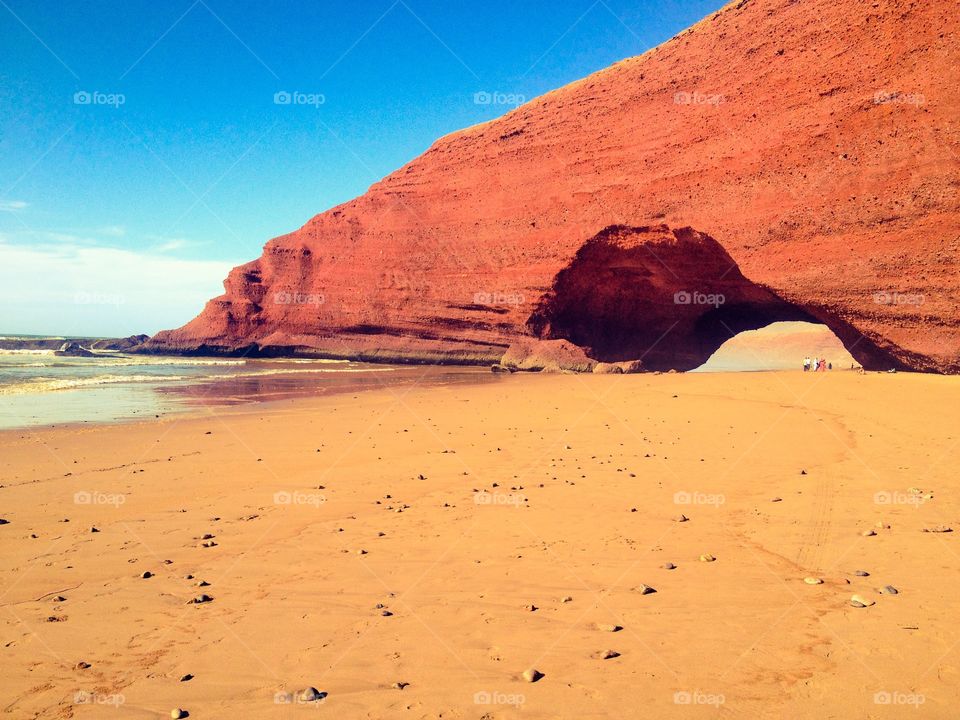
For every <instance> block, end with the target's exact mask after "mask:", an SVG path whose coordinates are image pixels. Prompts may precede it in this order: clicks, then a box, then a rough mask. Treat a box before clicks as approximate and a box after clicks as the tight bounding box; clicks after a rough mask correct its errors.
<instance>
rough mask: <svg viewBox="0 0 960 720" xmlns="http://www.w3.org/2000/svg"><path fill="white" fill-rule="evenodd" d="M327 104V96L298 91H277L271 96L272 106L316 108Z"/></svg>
mask: <svg viewBox="0 0 960 720" xmlns="http://www.w3.org/2000/svg"><path fill="white" fill-rule="evenodd" d="M326 102H327V96H326V95H324V94H323V93H305V92H300V91H299V90H294V91H293V92H288V91H287V90H279V91H278V92H275V93H274V94H273V104H274V105H306V106H309V107H315V108H318V107H320V106H321V105H323V104H325V103H326Z"/></svg>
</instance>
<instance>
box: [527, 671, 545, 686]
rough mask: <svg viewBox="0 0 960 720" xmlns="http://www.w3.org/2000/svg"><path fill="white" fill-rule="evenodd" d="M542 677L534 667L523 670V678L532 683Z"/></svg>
mask: <svg viewBox="0 0 960 720" xmlns="http://www.w3.org/2000/svg"><path fill="white" fill-rule="evenodd" d="M542 677H543V673H542V672H540V671H539V670H537V669H536V668H530V669H529V670H524V671H523V679H524V680H526V681H527V682H529V683H534V682H536V681H537V680H539V679H540V678H542Z"/></svg>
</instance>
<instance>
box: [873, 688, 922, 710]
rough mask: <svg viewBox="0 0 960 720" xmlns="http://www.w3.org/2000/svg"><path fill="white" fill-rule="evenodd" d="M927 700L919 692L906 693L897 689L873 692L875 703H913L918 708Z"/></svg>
mask: <svg viewBox="0 0 960 720" xmlns="http://www.w3.org/2000/svg"><path fill="white" fill-rule="evenodd" d="M926 701H927V698H926V696H924V695H923V694H921V693H906V692H899V691H897V690H881V691H880V692H876V693H874V694H873V702H874V704H875V705H913V706H914V707H915V708H919V707H920V706H921V705H923V704H924V703H925V702H926Z"/></svg>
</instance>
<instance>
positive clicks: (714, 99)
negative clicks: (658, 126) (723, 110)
mask: <svg viewBox="0 0 960 720" xmlns="http://www.w3.org/2000/svg"><path fill="white" fill-rule="evenodd" d="M673 102H674V104H676V105H713V106H714V107H716V106H717V105H719V104H720V103H722V102H726V98H724V96H723V95H720V94H718V93H702V92H700V91H699V90H694V91H693V92H677V93H674V94H673Z"/></svg>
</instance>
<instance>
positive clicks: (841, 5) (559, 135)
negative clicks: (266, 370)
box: [148, 0, 960, 372]
mask: <svg viewBox="0 0 960 720" xmlns="http://www.w3.org/2000/svg"><path fill="white" fill-rule="evenodd" d="M958 20H960V11H958V9H957V6H956V4H955V3H952V2H943V3H941V2H928V1H927V0H922V1H921V0H877V1H876V2H870V1H864V0H829V1H828V0H804V1H802V2H801V1H799V0H740V1H739V2H737V3H735V4H730V5H728V6H726V7H725V8H723V9H722V10H720V11H719V12H717V13H715V14H713V15H711V16H709V17H707V18H706V19H704V20H703V21H701V22H700V23H698V24H697V25H696V26H694V27H693V28H691V29H689V30H687V31H685V32H683V33H681V34H680V35H678V36H677V37H675V38H673V39H672V40H670V41H669V42H667V43H665V44H664V45H662V46H660V47H658V48H655V49H653V50H651V51H649V52H647V53H645V54H644V55H642V56H640V57H636V58H631V59H628V60H624V61H623V62H620V63H617V64H616V65H614V66H612V67H610V68H608V69H606V70H603V71H601V72H598V73H596V74H594V75H591V76H590V77H587V78H585V79H584V80H581V81H579V82H575V83H573V84H571V85H568V86H566V87H564V88H561V89H560V90H557V91H555V92H552V93H549V94H547V95H545V96H543V97H541V98H538V99H536V100H534V101H532V102H530V103H528V104H526V105H524V106H522V107H520V108H517V109H516V110H514V111H512V112H510V113H509V114H507V115H505V116H504V117H502V118H500V119H498V120H495V121H492V122H489V123H485V124H483V125H478V126H476V127H472V128H468V129H466V130H463V131H461V132H457V133H454V134H452V135H449V136H447V137H444V138H441V139H440V140H438V141H437V142H436V143H435V144H434V145H433V146H432V147H431V148H430V149H429V150H428V151H427V152H426V153H424V154H423V155H422V156H421V157H419V158H417V159H416V160H414V161H413V162H411V163H409V164H408V165H406V166H404V167H403V168H401V169H400V170H398V171H397V172H395V173H393V174H392V175H390V176H388V177H387V178H385V179H384V180H382V181H381V182H379V183H377V184H375V185H374V186H373V187H371V188H370V190H369V191H368V192H367V193H366V194H365V195H363V196H361V197H359V198H357V199H355V200H353V201H351V202H348V203H346V204H344V205H341V206H339V207H336V208H334V209H332V210H329V211H327V212H325V213H322V214H320V215H317V216H316V217H314V218H313V219H312V220H310V221H309V222H308V223H307V224H306V225H304V226H303V227H302V228H300V229H299V230H297V231H296V232H293V233H291V234H289V235H284V236H282V237H279V238H275V239H274V240H271V241H270V242H268V243H267V245H266V247H265V248H264V253H263V256H262V257H261V258H260V259H258V260H255V261H253V262H251V263H248V264H247V265H244V266H241V267H239V268H236V269H235V270H233V272H231V274H230V276H229V277H228V278H227V280H226V282H225V283H224V285H225V290H226V292H225V294H224V295H222V296H220V297H218V298H216V299H214V300H211V301H210V302H209V303H208V305H207V307H206V308H205V309H204V310H203V312H202V313H201V314H200V315H199V316H198V317H197V318H196V319H194V320H193V321H191V322H190V323H188V324H187V325H185V326H184V327H182V328H180V329H179V330H173V331H167V332H163V333H160V334H159V335H157V336H156V337H155V338H154V339H153V340H152V341H151V342H150V343H149V344H148V347H149V348H151V349H153V350H161V351H178V352H182V351H188V352H197V351H199V352H248V351H251V350H252V351H254V352H268V353H270V352H277V353H287V352H305V353H314V354H321V355H322V354H326V355H333V356H342V357H359V358H367V359H384V360H397V359H410V360H434V361H446V362H491V361H496V360H498V359H499V358H500V357H501V356H502V355H503V354H504V352H505V350H506V349H507V347H508V346H509V345H511V344H513V343H515V342H517V341H518V340H519V341H523V342H529V340H528V339H527V338H529V337H531V336H532V337H535V338H541V339H551V338H563V339H566V340H569V341H571V342H573V343H576V344H579V345H581V346H582V347H584V348H585V351H586V353H587V354H588V355H589V356H590V357H591V358H594V359H597V360H604V361H616V360H624V359H637V358H641V357H642V358H644V365H645V366H646V367H649V368H668V367H677V368H689V367H694V366H696V364H699V363H700V362H703V360H705V359H706V357H707V356H708V355H709V353H710V352H712V350H713V349H715V348H716V346H717V345H718V344H719V343H720V342H722V341H723V340H725V339H726V338H728V337H729V336H730V334H731V333H733V332H739V331H741V330H747V329H751V328H756V327H760V326H762V325H765V324H767V323H769V322H773V321H776V320H796V319H807V320H817V321H820V322H824V323H826V324H827V325H828V326H830V327H831V328H832V329H833V330H834V332H836V333H837V335H838V336H839V337H840V339H841V340H842V341H843V342H844V344H845V345H846V347H847V348H848V349H849V351H850V352H851V353H852V354H853V355H854V357H856V358H857V359H858V361H860V362H862V363H864V365H865V366H867V367H902V368H904V367H906V368H914V369H921V370H935V371H943V372H957V371H960V325H958V305H960V303H958V300H960V289H958V277H960V262H958V253H960V213H958V191H960V162H958V157H960V102H958V95H960V89H958V88H960V83H958V80H960V75H958V70H957V68H958V67H960V52H958V47H960V46H958V39H957V30H958V26H960V23H958ZM684 228H686V229H684ZM689 228H692V230H691V229H689ZM724 289H726V293H724ZM678 293H681V294H680V295H678ZM682 293H688V294H689V295H690V297H691V300H690V302H684V299H685V298H686V296H684V295H682ZM697 293H700V295H699V296H698V295H696V294H697ZM717 294H723V295H725V297H724V303H723V304H722V305H720V304H717V303H713V304H711V303H710V302H709V296H710V295H717ZM675 296H676V298H678V299H675Z"/></svg>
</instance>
